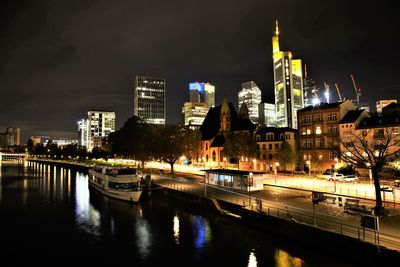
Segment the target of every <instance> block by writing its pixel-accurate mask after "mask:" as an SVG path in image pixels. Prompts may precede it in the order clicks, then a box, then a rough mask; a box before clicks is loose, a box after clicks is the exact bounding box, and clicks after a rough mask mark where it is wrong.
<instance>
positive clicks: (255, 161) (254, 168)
mask: <svg viewBox="0 0 400 267" xmlns="http://www.w3.org/2000/svg"><path fill="white" fill-rule="evenodd" d="M253 164H254V165H253V170H255V171H256V170H257V160H256V159H253Z"/></svg>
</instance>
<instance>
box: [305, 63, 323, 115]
mask: <svg viewBox="0 0 400 267" xmlns="http://www.w3.org/2000/svg"><path fill="white" fill-rule="evenodd" d="M303 86H304V91H303V97H304V107H308V106H311V105H316V104H319V102H320V101H319V97H318V89H317V86H316V85H315V82H314V81H313V80H312V79H310V78H309V77H308V75H307V65H304V81H303Z"/></svg>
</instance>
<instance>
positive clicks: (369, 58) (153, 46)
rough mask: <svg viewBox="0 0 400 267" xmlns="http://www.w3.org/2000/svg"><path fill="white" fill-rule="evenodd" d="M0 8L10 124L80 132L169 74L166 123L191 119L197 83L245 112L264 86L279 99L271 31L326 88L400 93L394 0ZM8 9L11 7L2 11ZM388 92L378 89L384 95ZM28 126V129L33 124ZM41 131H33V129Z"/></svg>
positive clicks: (116, 0)
mask: <svg viewBox="0 0 400 267" xmlns="http://www.w3.org/2000/svg"><path fill="white" fill-rule="evenodd" d="M6 2H7V3H6V4H3V5H2V9H1V10H0V15H1V16H0V17H1V18H0V40H1V42H0V90H1V100H2V101H1V103H2V104H1V105H0V114H1V116H0V125H2V126H3V127H6V126H21V128H22V132H23V133H24V138H27V137H28V136H29V135H33V134H42V133H44V132H47V133H54V134H56V133H58V134H63V135H66V136H70V137H73V136H74V135H76V121H77V120H78V119H80V118H81V117H84V116H85V115H86V114H87V111H88V110H90V109H108V110H114V111H116V113H117V122H118V127H120V126H122V124H123V123H124V122H125V120H126V119H127V118H128V117H130V116H131V115H132V113H133V83H134V77H135V76H136V75H149V76H156V77H163V78H166V79H167V90H168V92H167V109H168V111H167V119H168V121H170V122H174V123H175V122H179V121H180V120H181V114H180V111H181V106H182V104H183V102H184V101H185V100H187V98H188V92H187V87H188V83H189V82H191V81H209V82H211V83H213V84H215V85H216V90H217V93H216V97H217V99H216V100H217V103H219V102H221V101H222V97H223V96H224V95H226V96H227V98H228V99H229V100H230V101H232V102H233V103H234V104H235V105H236V102H237V92H238V90H239V89H240V87H241V83H242V82H245V81H248V80H254V81H255V82H256V83H257V84H258V85H259V86H260V87H261V89H262V91H263V94H264V95H263V98H264V100H267V101H273V76H272V55H271V50H272V48H271V35H272V33H273V30H274V21H275V19H276V18H278V19H279V23H280V30H281V38H280V40H281V47H282V48H283V49H285V50H291V51H292V52H293V53H294V55H295V57H299V58H302V59H303V62H304V63H307V65H308V70H309V74H310V75H312V76H313V78H314V79H315V80H316V81H317V82H318V83H319V84H322V83H323V81H327V82H329V83H333V82H338V83H339V84H340V86H341V88H342V90H343V91H344V95H348V97H351V94H353V88H352V84H351V80H350V74H354V76H355V77H356V79H357V82H358V83H359V85H360V87H361V88H362V89H363V93H364V95H363V96H365V99H366V100H368V101H369V102H370V103H371V104H373V103H374V102H375V101H376V100H377V99H378V98H382V97H384V98H396V97H397V92H398V88H399V86H400V84H399V82H398V79H397V77H398V76H399V70H400V67H399V66H398V64H397V62H396V61H397V58H399V53H400V52H399V51H398V50H397V45H398V43H399V36H398V35H397V34H396V33H397V28H398V24H399V23H398V22H397V17H396V16H397V14H396V9H395V8H394V6H393V3H391V2H390V1H379V2H373V3H372V2H371V3H369V1H344V0H337V1H317V0H308V1H300V0H284V1H279V2H278V1H266V0H252V1H228V0H219V1H211V0H204V1H190V0H189V1H177V0H175V1H174V0H170V1H161V0H159V1H133V0H113V1H111V0H91V1H88V0H86V1H82V0H70V1H51V0H37V1H22V0H20V1H6ZM3 7H4V8H3ZM378 91H379V94H378ZM27 121H29V122H30V123H24V122H27ZM32 125H34V126H32Z"/></svg>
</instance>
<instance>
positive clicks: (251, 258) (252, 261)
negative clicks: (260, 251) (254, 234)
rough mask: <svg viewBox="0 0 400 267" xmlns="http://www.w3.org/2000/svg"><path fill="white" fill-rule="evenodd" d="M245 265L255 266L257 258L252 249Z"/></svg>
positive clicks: (248, 266)
mask: <svg viewBox="0 0 400 267" xmlns="http://www.w3.org/2000/svg"><path fill="white" fill-rule="evenodd" d="M247 267H257V258H256V255H255V254H254V251H250V255H249V263H248V264H247Z"/></svg>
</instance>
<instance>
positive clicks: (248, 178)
mask: <svg viewBox="0 0 400 267" xmlns="http://www.w3.org/2000/svg"><path fill="white" fill-rule="evenodd" d="M250 178H251V179H252V180H253V173H252V172H249V175H248V176H247V188H248V192H249V207H250V209H251V198H250Z"/></svg>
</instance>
